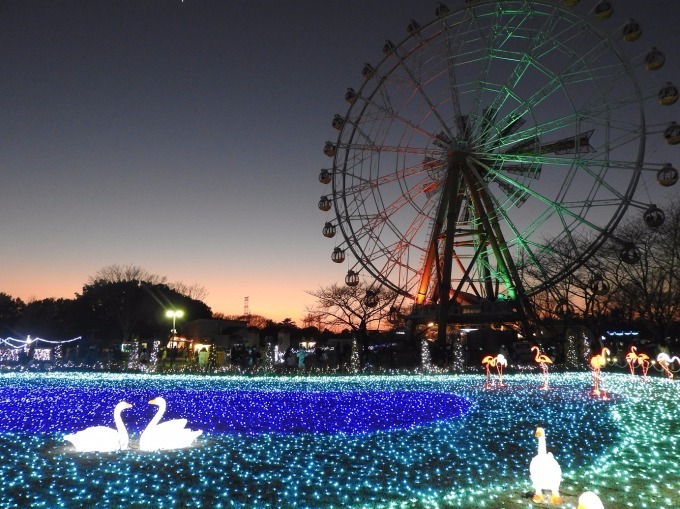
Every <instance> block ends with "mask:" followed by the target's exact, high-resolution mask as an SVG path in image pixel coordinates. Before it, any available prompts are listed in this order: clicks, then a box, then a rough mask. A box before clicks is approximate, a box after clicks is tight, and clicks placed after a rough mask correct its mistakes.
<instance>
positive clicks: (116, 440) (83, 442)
mask: <svg viewBox="0 0 680 509" xmlns="http://www.w3.org/2000/svg"><path fill="white" fill-rule="evenodd" d="M131 407H132V405H131V404H130V403H127V402H125V401H121V402H120V403H118V404H117V405H116V407H115V408H114V410H113V421H114V422H115V423H116V429H113V428H108V427H106V426H91V427H89V428H86V429H84V430H82V431H78V432H77V433H69V434H68V435H64V440H67V441H69V442H71V443H72V444H73V446H74V447H75V448H76V451H81V452H95V451H96V452H110V451H119V450H121V449H127V448H128V444H129V443H130V437H129V435H128V432H127V429H125V424H123V419H122V417H121V415H120V414H121V412H122V411H123V410H126V409H128V408H131Z"/></svg>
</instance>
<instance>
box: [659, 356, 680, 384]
mask: <svg viewBox="0 0 680 509" xmlns="http://www.w3.org/2000/svg"><path fill="white" fill-rule="evenodd" d="M676 361H677V362H678V363H680V358H679V357H677V356H675V355H674V356H673V357H671V356H670V355H668V354H667V353H664V352H661V353H660V354H659V355H658V356H657V357H656V362H658V363H659V366H661V369H663V370H664V371H665V372H666V376H667V377H668V378H669V379H672V378H673V373H672V372H671V369H670V365H671V364H673V363H674V362H676Z"/></svg>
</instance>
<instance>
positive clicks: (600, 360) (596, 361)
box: [590, 348, 611, 399]
mask: <svg viewBox="0 0 680 509" xmlns="http://www.w3.org/2000/svg"><path fill="white" fill-rule="evenodd" d="M610 354H611V352H610V351H609V348H603V349H602V352H601V353H599V354H597V355H593V358H592V359H590V367H591V368H592V369H593V389H592V391H591V395H593V396H595V397H598V398H599V397H600V396H601V397H602V398H603V399H607V397H608V396H607V391H605V390H604V389H603V388H602V368H604V367H605V366H606V365H607V355H610Z"/></svg>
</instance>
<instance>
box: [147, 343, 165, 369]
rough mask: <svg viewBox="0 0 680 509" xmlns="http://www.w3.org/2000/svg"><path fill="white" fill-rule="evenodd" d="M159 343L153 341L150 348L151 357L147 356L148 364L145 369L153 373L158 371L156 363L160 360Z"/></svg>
mask: <svg viewBox="0 0 680 509" xmlns="http://www.w3.org/2000/svg"><path fill="white" fill-rule="evenodd" d="M160 351H161V342H160V341H154V342H153V346H152V347H151V355H150V356H149V364H148V366H147V367H146V369H147V371H150V372H151V373H155V372H156V370H158V361H159V360H160Z"/></svg>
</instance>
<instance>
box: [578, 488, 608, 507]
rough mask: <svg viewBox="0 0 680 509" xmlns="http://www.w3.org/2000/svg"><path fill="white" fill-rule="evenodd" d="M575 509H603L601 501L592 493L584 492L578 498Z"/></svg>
mask: <svg viewBox="0 0 680 509" xmlns="http://www.w3.org/2000/svg"><path fill="white" fill-rule="evenodd" d="M577 509H604V505H603V504H602V500H600V497H598V496H597V495H596V494H595V493H593V492H592V491H586V492H585V493H582V494H581V496H580V497H578V507H577Z"/></svg>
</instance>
